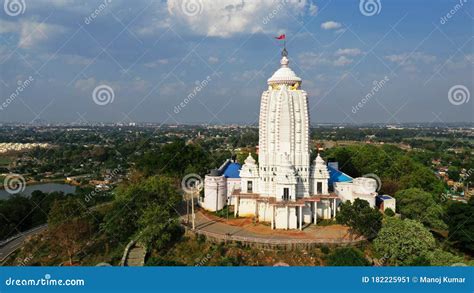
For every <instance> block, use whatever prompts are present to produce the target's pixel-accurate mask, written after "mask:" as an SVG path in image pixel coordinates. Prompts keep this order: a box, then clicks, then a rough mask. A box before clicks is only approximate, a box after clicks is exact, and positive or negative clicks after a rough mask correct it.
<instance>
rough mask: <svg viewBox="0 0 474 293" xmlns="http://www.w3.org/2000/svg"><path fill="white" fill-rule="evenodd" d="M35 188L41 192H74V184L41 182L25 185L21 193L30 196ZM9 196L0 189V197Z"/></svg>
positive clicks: (5, 197)
mask: <svg viewBox="0 0 474 293" xmlns="http://www.w3.org/2000/svg"><path fill="white" fill-rule="evenodd" d="M35 190H41V191H42V192H46V193H48V192H53V191H62V192H64V194H68V193H74V192H76V186H72V185H69V184H63V183H43V184H34V185H27V186H26V188H25V191H23V192H22V193H17V194H22V195H24V196H30V195H31V193H32V192H33V191H35ZM10 196H11V194H10V193H8V192H7V191H6V190H5V189H2V190H0V199H7V198H9V197H10Z"/></svg>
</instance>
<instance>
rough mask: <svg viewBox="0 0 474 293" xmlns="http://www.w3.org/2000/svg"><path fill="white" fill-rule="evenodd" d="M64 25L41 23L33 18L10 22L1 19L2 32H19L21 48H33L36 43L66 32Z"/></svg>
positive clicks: (0, 27)
mask: <svg viewBox="0 0 474 293" xmlns="http://www.w3.org/2000/svg"><path fill="white" fill-rule="evenodd" d="M65 31H66V29H65V28H64V27H62V26H59V25H55V24H48V23H40V22H36V21H33V20H26V19H25V20H20V21H18V22H10V21H5V20H0V34H5V33H17V34H18V35H19V38H18V46H19V47H20V48H32V47H35V46H36V45H38V44H40V43H42V42H45V41H47V40H50V39H52V38H53V37H55V36H57V35H59V34H61V33H63V32H65Z"/></svg>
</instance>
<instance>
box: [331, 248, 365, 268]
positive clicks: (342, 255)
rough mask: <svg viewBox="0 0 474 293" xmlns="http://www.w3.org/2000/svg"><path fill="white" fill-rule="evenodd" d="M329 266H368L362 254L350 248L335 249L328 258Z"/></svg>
mask: <svg viewBox="0 0 474 293" xmlns="http://www.w3.org/2000/svg"><path fill="white" fill-rule="evenodd" d="M327 264H328V265H329V266H368V265H370V263H369V261H368V260H367V259H366V258H365V257H364V253H362V251H360V250H359V249H356V248H352V247H343V248H337V249H336V250H334V251H333V252H332V253H331V254H330V255H329V256H328V262H327Z"/></svg>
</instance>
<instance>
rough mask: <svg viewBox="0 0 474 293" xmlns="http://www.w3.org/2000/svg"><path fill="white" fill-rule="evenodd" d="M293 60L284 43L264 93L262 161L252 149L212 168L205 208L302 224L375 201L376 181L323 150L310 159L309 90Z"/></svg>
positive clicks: (285, 225) (277, 225) (279, 224)
mask: <svg viewBox="0 0 474 293" xmlns="http://www.w3.org/2000/svg"><path fill="white" fill-rule="evenodd" d="M289 63H290V62H289V60H288V52H287V51H286V48H285V49H284V50H283V52H282V58H281V61H280V68H279V69H278V70H277V71H275V73H274V74H273V75H272V76H271V77H270V78H269V79H268V81H267V84H268V89H267V90H266V91H264V92H263V93H262V96H261V102H260V118H259V146H258V150H259V153H258V162H257V161H256V160H255V158H254V157H252V155H251V154H249V155H248V157H247V158H246V159H245V162H244V164H243V165H240V164H239V163H238V162H236V161H235V159H233V160H227V161H226V162H225V163H224V164H223V165H222V166H221V167H220V168H219V169H215V170H212V171H211V173H210V174H208V175H206V177H205V180H204V197H201V198H200V199H199V204H200V205H201V207H203V208H205V209H207V210H210V211H218V210H221V209H223V208H224V207H225V206H226V205H232V206H233V209H234V214H235V216H239V217H253V218H254V219H255V220H256V221H262V222H269V223H271V227H272V229H303V227H304V225H309V224H317V222H318V219H332V218H334V217H336V214H337V209H338V204H339V203H340V202H342V201H346V200H349V201H353V200H354V199H355V198H361V199H364V200H366V201H368V202H369V204H370V205H371V206H372V207H374V206H375V204H376V197H377V196H378V194H377V182H376V180H374V179H372V178H365V177H360V178H352V177H350V176H348V175H346V174H344V173H342V172H341V171H339V170H338V166H337V164H334V163H333V164H331V165H330V166H328V164H326V162H325V161H324V160H323V158H322V157H321V156H320V154H319V153H318V154H317V155H316V158H315V159H314V160H313V161H312V162H311V152H310V136H309V128H310V117H309V109H308V95H307V93H306V92H305V91H304V90H302V89H301V85H302V80H301V78H299V77H298V76H297V75H296V74H295V72H294V71H293V70H291V68H290V67H289Z"/></svg>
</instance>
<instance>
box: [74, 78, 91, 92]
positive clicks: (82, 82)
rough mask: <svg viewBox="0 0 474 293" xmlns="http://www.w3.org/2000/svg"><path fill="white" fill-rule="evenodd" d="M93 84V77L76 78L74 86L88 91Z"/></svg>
mask: <svg viewBox="0 0 474 293" xmlns="http://www.w3.org/2000/svg"><path fill="white" fill-rule="evenodd" d="M95 85H96V80H95V78H93V77H90V78H88V79H78V80H77V81H76V83H75V84H74V87H75V88H76V89H78V90H80V91H89V90H91V89H93V87H94V86H95Z"/></svg>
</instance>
